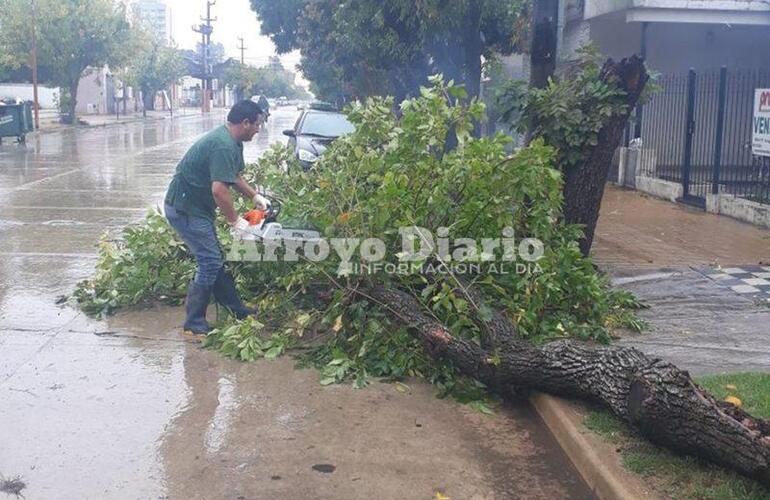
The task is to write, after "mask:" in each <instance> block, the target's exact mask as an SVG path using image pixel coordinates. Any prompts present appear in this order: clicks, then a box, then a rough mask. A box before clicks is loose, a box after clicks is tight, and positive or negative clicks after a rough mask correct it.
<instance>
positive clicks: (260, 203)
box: [251, 193, 270, 210]
mask: <svg viewBox="0 0 770 500" xmlns="http://www.w3.org/2000/svg"><path fill="white" fill-rule="evenodd" d="M251 200H252V201H253V202H254V208H256V209H257V210H267V209H268V207H269V206H270V200H268V199H267V198H265V197H264V196H262V195H261V194H259V193H257V194H255V195H254V197H253V198H252V199H251Z"/></svg>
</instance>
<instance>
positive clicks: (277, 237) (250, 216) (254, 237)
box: [240, 197, 321, 243]
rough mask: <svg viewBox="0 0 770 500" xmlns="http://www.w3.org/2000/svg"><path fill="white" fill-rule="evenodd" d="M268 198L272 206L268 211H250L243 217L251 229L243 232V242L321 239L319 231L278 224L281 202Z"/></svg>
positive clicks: (269, 206) (304, 241)
mask: <svg viewBox="0 0 770 500" xmlns="http://www.w3.org/2000/svg"><path fill="white" fill-rule="evenodd" d="M267 198H268V199H269V200H270V205H268V207H267V209H266V210H250V211H248V212H246V213H245V214H244V215H243V218H244V219H246V220H247V221H248V222H249V227H248V228H247V229H244V230H243V231H242V232H241V236H240V239H241V240H242V241H264V242H278V241H288V242H297V243H306V242H311V243H312V242H317V241H319V240H320V239H321V235H320V233H319V232H318V231H313V230H310V229H292V228H287V227H283V226H282V225H281V224H280V223H279V222H277V220H278V215H279V214H280V213H281V202H280V201H279V200H278V199H276V198H274V197H267Z"/></svg>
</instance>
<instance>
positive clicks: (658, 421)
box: [367, 287, 770, 486]
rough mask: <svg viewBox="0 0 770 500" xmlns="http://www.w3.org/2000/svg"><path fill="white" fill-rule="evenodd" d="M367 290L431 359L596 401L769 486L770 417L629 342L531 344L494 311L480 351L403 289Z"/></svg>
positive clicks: (491, 382) (651, 433) (645, 430)
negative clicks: (490, 337)
mask: <svg viewBox="0 0 770 500" xmlns="http://www.w3.org/2000/svg"><path fill="white" fill-rule="evenodd" d="M367 295H368V296H370V297H371V298H372V299H373V300H375V301H377V302H378V303H379V304H380V305H382V306H383V307H385V308H387V310H388V311H390V313H391V314H392V315H393V317H395V318H397V319H398V321H400V322H402V323H403V324H404V325H406V326H408V327H409V329H410V331H412V332H413V333H414V334H415V335H416V336H417V337H418V338H419V339H420V342H421V343H422V345H423V346H424V348H425V349H426V350H427V351H428V352H429V353H430V354H431V355H432V356H436V357H443V358H446V359H447V360H449V361H451V363H452V364H453V365H454V366H456V367H458V368H459V369H460V370H461V371H462V372H463V373H465V374H466V375H468V376H471V377H473V378H475V379H477V380H480V381H482V382H483V383H485V384H487V385H488V386H489V387H491V388H495V389H496V390H497V391H499V392H502V393H506V392H508V391H510V390H512V389H515V390H521V389H537V390H540V391H544V392H548V393H550V394H555V395H561V396H566V397H570V398H581V399H586V400H590V401H595V402H598V403H601V404H602V405H604V406H606V407H607V408H609V409H610V410H611V411H612V412H613V413H614V414H615V415H617V416H618V417H620V418H621V419H623V420H624V421H625V422H627V423H628V424H630V425H631V426H633V427H635V428H636V429H638V430H640V431H641V433H642V434H643V435H644V436H646V437H648V438H649V439H650V440H651V441H653V442H655V443H657V444H659V445H661V446H664V447H667V448H670V449H673V450H676V451H680V452H683V453H687V454H690V455H695V456H697V457H701V458H705V459H708V460H710V461H712V462H714V463H717V464H720V465H723V466H725V467H728V468H731V469H734V470H736V471H738V472H740V473H742V474H745V475H747V476H749V477H752V478H754V479H756V480H758V481H760V482H761V483H763V484H764V485H766V486H767V485H770V422H768V421H766V420H762V419H757V418H753V417H752V416H751V415H748V414H747V413H746V412H744V411H742V410H741V409H740V408H737V407H735V406H733V405H732V404H730V403H726V402H720V401H717V400H716V399H714V397H712V396H711V395H710V394H708V393H707V392H705V391H704V390H702V389H701V388H700V387H698V385H697V384H696V383H695V382H693V380H692V379H691V378H690V376H689V374H688V373H687V372H686V371H683V370H680V369H678V368H677V367H675V366H674V365H672V364H670V363H667V362H665V361H662V360H660V359H657V358H650V357H648V356H646V355H644V354H643V353H642V352H640V351H638V350H637V349H634V348H629V347H596V346H590V345H586V344H584V343H580V342H575V341H569V340H563V341H557V342H551V343H548V344H545V345H543V346H533V345H532V344H531V343H530V342H527V341H523V340H521V339H519V338H517V336H516V335H515V328H514V327H513V325H512V324H510V322H509V321H508V320H507V319H506V318H503V317H502V316H501V315H500V314H499V313H495V314H494V316H495V317H494V320H493V321H490V323H489V328H490V329H492V330H494V334H495V337H496V339H497V341H496V342H495V343H494V344H493V345H491V346H490V347H487V348H483V347H481V346H479V345H477V344H474V343H473V342H469V341H468V340H465V339H462V338H457V337H456V336H454V335H452V334H451V333H450V332H449V331H447V329H446V327H445V326H444V325H443V324H441V323H439V322H437V321H436V320H435V319H433V318H430V317H429V316H427V315H426V314H425V313H424V312H423V308H422V307H421V304H420V303H419V302H418V301H417V300H415V299H414V298H413V297H412V296H411V295H409V294H408V293H405V292H402V291H399V290H396V289H392V288H385V287H377V288H374V289H372V290H368V291H367ZM493 360H494V361H493Z"/></svg>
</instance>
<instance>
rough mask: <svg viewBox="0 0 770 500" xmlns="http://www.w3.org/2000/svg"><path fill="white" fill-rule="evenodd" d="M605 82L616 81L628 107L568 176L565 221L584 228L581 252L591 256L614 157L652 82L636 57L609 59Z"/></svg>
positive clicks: (610, 123)
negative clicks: (638, 104)
mask: <svg viewBox="0 0 770 500" xmlns="http://www.w3.org/2000/svg"><path fill="white" fill-rule="evenodd" d="M600 78H601V80H603V81H608V80H615V81H617V84H618V86H619V88H620V89H621V90H623V91H624V92H625V94H626V107H625V109H624V110H623V111H622V112H621V113H618V114H616V115H614V116H612V117H611V118H610V119H609V120H608V121H607V123H606V124H605V125H604V127H603V128H602V129H601V130H600V131H599V137H598V141H597V143H596V145H595V146H592V147H589V148H587V149H586V150H584V152H583V160H582V161H581V163H579V164H578V165H575V166H573V167H570V168H567V169H566V171H565V172H564V190H563V191H564V220H565V221H566V222H568V223H570V224H581V225H583V226H584V231H583V234H584V237H583V238H582V239H581V240H580V250H581V252H583V255H588V252H589V251H590V250H591V244H592V243H593V239H594V232H595V230H596V222H597V221H598V220H599V209H600V207H601V203H602V197H603V196H604V186H605V184H606V182H607V176H608V174H609V171H610V167H611V166H612V157H613V155H614V154H615V150H616V149H617V148H618V147H619V146H620V142H621V140H622V139H623V130H624V129H625V127H626V123H627V122H628V117H629V116H630V114H631V112H632V111H633V109H634V107H636V103H637V102H638V101H639V97H640V96H641V93H642V91H643V90H644V86H645V85H646V83H647V80H648V78H649V76H648V74H647V70H646V69H645V67H644V61H643V60H642V59H641V58H639V57H637V56H633V57H631V58H629V59H623V60H622V61H620V62H615V61H613V60H612V59H609V60H608V61H607V62H606V63H605V64H604V67H603V68H602V71H601V76H600Z"/></svg>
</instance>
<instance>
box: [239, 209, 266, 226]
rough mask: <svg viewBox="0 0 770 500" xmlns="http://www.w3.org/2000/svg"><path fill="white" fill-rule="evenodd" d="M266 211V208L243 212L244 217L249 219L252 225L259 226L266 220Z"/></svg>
mask: <svg viewBox="0 0 770 500" xmlns="http://www.w3.org/2000/svg"><path fill="white" fill-rule="evenodd" d="M265 215H266V212H265V211H264V210H256V209H255V210H249V211H248V212H246V213H245V214H243V218H244V219H246V220H247V221H249V225H250V226H258V225H259V224H260V223H261V222H262V221H263V220H265Z"/></svg>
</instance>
